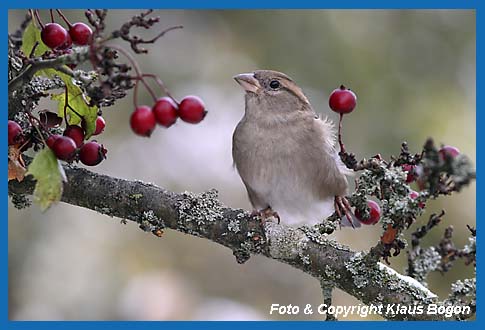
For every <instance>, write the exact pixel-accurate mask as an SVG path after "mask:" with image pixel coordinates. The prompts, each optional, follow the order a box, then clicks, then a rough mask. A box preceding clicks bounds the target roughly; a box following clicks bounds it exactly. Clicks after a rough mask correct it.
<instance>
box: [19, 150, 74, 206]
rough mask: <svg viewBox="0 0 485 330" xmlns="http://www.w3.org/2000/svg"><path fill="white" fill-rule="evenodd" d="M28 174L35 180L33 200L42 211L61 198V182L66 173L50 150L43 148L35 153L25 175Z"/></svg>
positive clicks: (64, 178) (64, 179)
mask: <svg viewBox="0 0 485 330" xmlns="http://www.w3.org/2000/svg"><path fill="white" fill-rule="evenodd" d="M29 174H30V175H33V176H34V178H35V180H37V183H36V184H35V189H34V202H35V203H37V204H38V205H39V207H40V209H41V210H42V211H45V210H47V209H48V208H49V206H51V204H52V203H55V202H58V201H60V200H61V196H62V188H63V186H62V182H63V181H67V180H66V174H65V173H64V169H63V168H62V166H61V164H60V162H59V161H58V160H57V158H56V156H55V155H54V153H53V152H52V150H50V149H49V148H44V149H43V150H41V151H40V152H38V153H37V155H36V156H35V157H34V160H33V161H32V163H31V164H30V165H29V168H28V172H27V175H29Z"/></svg>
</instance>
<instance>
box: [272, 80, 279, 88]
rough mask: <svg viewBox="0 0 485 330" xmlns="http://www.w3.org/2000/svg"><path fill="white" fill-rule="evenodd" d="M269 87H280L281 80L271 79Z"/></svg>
mask: <svg viewBox="0 0 485 330" xmlns="http://www.w3.org/2000/svg"><path fill="white" fill-rule="evenodd" d="M269 87H271V88H272V89H278V88H279V87H280V82H279V81H278V80H271V82H270V83H269Z"/></svg>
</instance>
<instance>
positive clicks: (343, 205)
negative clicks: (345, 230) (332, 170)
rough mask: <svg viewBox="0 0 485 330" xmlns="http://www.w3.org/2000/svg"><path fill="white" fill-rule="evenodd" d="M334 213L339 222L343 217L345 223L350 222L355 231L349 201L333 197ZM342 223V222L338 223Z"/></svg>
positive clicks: (340, 197)
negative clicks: (343, 216) (345, 219)
mask: <svg viewBox="0 0 485 330" xmlns="http://www.w3.org/2000/svg"><path fill="white" fill-rule="evenodd" d="M334 204H335V213H337V215H338V217H339V218H340V220H342V215H345V217H346V218H347V221H348V222H350V225H351V226H352V228H354V229H355V226H354V222H353V219H352V218H353V217H352V207H351V206H350V203H349V201H348V200H347V198H345V197H342V196H335V202H334ZM340 223H342V222H340Z"/></svg>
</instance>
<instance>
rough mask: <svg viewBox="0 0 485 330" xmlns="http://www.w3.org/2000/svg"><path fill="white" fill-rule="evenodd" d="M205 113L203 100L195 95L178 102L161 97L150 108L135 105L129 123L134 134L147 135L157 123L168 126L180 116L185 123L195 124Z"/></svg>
mask: <svg viewBox="0 0 485 330" xmlns="http://www.w3.org/2000/svg"><path fill="white" fill-rule="evenodd" d="M206 114H207V111H206V110H205V105H204V102H202V100H201V99H200V98H199V97H197V96H192V95H191V96H186V97H184V98H183V99H182V101H181V102H180V104H177V103H176V102H175V101H174V100H173V99H172V98H170V97H162V98H160V99H158V100H157V102H156V103H155V105H154V106H153V107H152V108H150V107H149V106H146V105H142V106H139V107H137V108H136V109H135V111H134V112H133V113H132V114H131V118H130V125H131V129H132V130H133V132H135V133H136V134H138V135H140V136H146V137H149V136H150V135H151V134H152V132H153V130H154V129H155V126H156V124H157V123H158V124H159V125H161V126H164V127H170V126H172V125H173V124H174V123H175V122H176V121H177V118H178V117H180V119H182V120H183V121H185V122H187V123H191V124H197V123H199V122H201V121H202V120H203V119H204V117H205V115H206Z"/></svg>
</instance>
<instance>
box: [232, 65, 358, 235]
mask: <svg viewBox="0 0 485 330" xmlns="http://www.w3.org/2000/svg"><path fill="white" fill-rule="evenodd" d="M234 79H235V80H236V81H237V82H238V83H239V84H240V85H241V86H242V87H243V89H244V90H245V92H246V93H245V103H246V107H245V112H244V116H243V117H242V119H241V121H240V122H239V123H238V124H237V126H236V128H235V130H234V134H233V139H232V157H233V160H234V165H235V167H236V169H237V172H238V173H239V176H240V177H241V179H242V182H243V183H244V185H245V186H246V190H247V193H248V197H249V201H250V202H251V205H252V207H253V208H254V214H258V215H260V216H261V217H262V219H263V220H264V219H267V218H269V217H271V216H273V217H276V218H277V219H278V221H280V219H281V220H282V221H283V222H284V223H286V224H288V225H303V224H307V225H314V224H317V223H320V222H323V221H324V219H326V218H327V217H329V216H330V215H332V214H333V213H334V212H337V215H339V217H340V218H341V225H343V226H353V227H354V226H355V227H357V226H359V222H358V221H355V217H354V216H353V215H352V212H351V208H350V205H349V203H348V201H347V200H346V199H345V195H346V194H347V188H348V181H347V178H346V175H349V174H350V173H351V172H350V171H349V170H348V169H347V168H346V167H345V165H344V164H343V163H342V161H341V160H340V157H339V155H338V153H337V151H336V148H335V142H336V134H335V128H334V125H333V123H332V122H331V121H330V120H328V119H327V118H320V116H318V115H317V114H316V113H315V111H314V110H313V108H312V106H311V104H310V102H309V101H308V99H307V97H306V96H305V94H304V93H303V91H302V90H301V88H300V87H298V85H297V84H296V83H295V82H294V81H293V80H292V79H291V78H290V77H288V76H287V75H285V74H283V73H281V72H277V71H271V70H257V71H254V72H252V73H242V74H238V75H236V76H234ZM342 215H345V216H342Z"/></svg>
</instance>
